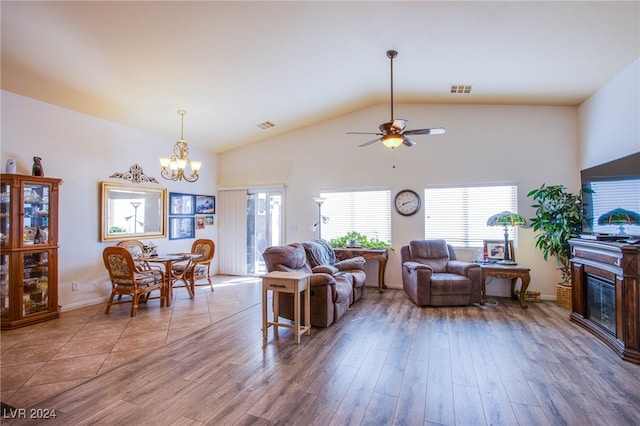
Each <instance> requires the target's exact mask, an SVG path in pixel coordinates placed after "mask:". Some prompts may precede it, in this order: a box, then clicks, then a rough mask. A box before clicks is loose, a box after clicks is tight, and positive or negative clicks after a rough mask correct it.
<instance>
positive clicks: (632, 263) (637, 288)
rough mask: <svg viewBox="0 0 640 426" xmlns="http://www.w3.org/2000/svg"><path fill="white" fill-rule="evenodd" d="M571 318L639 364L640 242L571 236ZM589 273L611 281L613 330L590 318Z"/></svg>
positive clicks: (618, 352)
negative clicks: (572, 237)
mask: <svg viewBox="0 0 640 426" xmlns="http://www.w3.org/2000/svg"><path fill="white" fill-rule="evenodd" d="M569 244H570V245H571V252H572V258H571V272H572V285H573V289H572V290H573V292H572V302H573V303H572V304H573V307H572V312H571V316H570V319H571V321H573V322H575V323H577V324H579V325H581V326H582V327H584V328H586V329H587V330H589V331H590V332H591V333H593V334H594V335H595V336H596V337H598V338H599V339H600V340H602V341H603V342H604V343H605V344H607V345H608V346H609V347H610V348H611V349H613V350H614V351H615V352H616V353H617V354H618V355H620V357H621V358H622V359H624V360H627V361H630V362H632V363H634V364H640V246H638V245H637V244H636V245H631V244H626V243H621V242H608V241H596V240H586V239H572V240H570V241H569ZM589 276H593V277H597V278H598V279H600V280H604V281H607V282H610V283H612V284H613V285H614V287H615V289H614V291H615V293H614V294H615V296H614V305H615V333H614V332H613V330H607V327H603V326H602V325H601V324H599V323H598V321H597V319H596V318H595V315H594V318H590V315H589V310H588V306H589V305H588V303H589V302H588V297H587V280H588V277H589Z"/></svg>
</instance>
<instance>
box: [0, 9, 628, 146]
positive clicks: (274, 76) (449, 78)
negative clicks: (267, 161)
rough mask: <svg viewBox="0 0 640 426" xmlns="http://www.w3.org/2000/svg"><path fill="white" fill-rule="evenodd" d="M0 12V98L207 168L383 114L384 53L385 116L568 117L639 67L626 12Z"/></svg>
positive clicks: (280, 10) (463, 10)
mask: <svg viewBox="0 0 640 426" xmlns="http://www.w3.org/2000/svg"><path fill="white" fill-rule="evenodd" d="M0 7H1V10H0V12H1V19H2V34H1V35H2V89H4V90H7V91H11V92H15V93H18V94H21V95H24V96H27V97H30V98H34V99H38V100H41V101H44V102H47V103H51V104H55V105H59V106H61V107H64V108H68V109H71V110H75V111H78V112H81V113H85V114H88V115H92V116H95V117H99V118H103V119H106V120H109V121H113V122H117V123H122V124H125V125H128V126H131V127H135V128H138V129H141V130H143V131H146V132H149V133H153V134H157V135H160V136H162V137H167V138H170V139H177V138H178V136H179V131H180V117H179V116H178V115H177V114H176V110H178V109H185V110H187V111H188V113H187V115H186V116H185V135H184V136H185V139H186V140H187V141H188V142H189V143H190V144H195V145H198V146H200V147H203V148H205V149H208V150H211V151H213V152H224V151H225V150H229V149H232V148H234V147H237V146H241V145H245V144H249V143H252V142H255V141H259V140H261V139H264V138H267V137H272V136H275V135H277V134H280V133H282V132H286V131H290V130H292V129H296V128H299V127H302V126H307V125H311V124H314V123H317V122H320V121H323V120H326V119H329V118H332V117H336V116H339V115H343V114H345V113H349V112H352V111H355V110H359V109H362V108H365V107H368V106H372V105H377V104H384V103H388V102H389V59H388V58H387V57H386V54H385V52H386V51H387V50H389V49H395V50H397V51H398V52H399V54H398V57H397V58H396V59H395V61H394V81H395V82H394V89H395V93H394V97H395V102H396V103H473V104H530V105H579V104H580V103H581V102H583V101H584V100H585V99H587V98H588V97H589V96H591V95H592V94H593V93H594V92H595V91H597V90H598V89H599V88H601V87H602V86H603V85H604V84H606V83H607V82H608V81H609V80H611V79H612V78H613V77H615V76H616V75H617V74H618V73H619V72H621V71H622V70H623V69H624V68H626V67H627V66H628V65H630V64H631V63H632V62H633V61H634V60H635V59H637V58H638V57H640V19H639V17H640V3H639V2H637V1H631V2H629V1H622V2H612V1H601V2H598V1H585V2H580V1H568V2H551V1H549V2H519V1H514V2H511V1H508V2H499V1H491V2H478V1H472V2H463V1H446V2H435V1H411V2H401V1H387V2H385V1H372V2H366V1H350V2H338V1H336V2H334V1H326V2H323V1H318V2H312V1H298V2H291V1H284V2H263V1H257V2H251V1H234V2H219V1H171V2H164V1H141V2H115V1H104V2H93V1H91V2H90V1H87V2H82V1H70V2H58V1H45V2H37V1H36V2H30V1H29V2H24V1H15V2H14V1H4V0H3V1H2V3H1V6H0ZM452 85H470V86H472V88H471V92H470V93H468V94H453V93H451V86H452ZM265 122H270V123H273V124H274V125H275V126H274V127H271V128H268V129H261V128H260V127H259V124H261V123H265ZM377 124H378V123H372V127H373V126H377ZM424 124H425V125H429V124H437V123H429V122H428V120H426V122H425V123H424ZM353 130H360V129H353ZM363 130H365V131H367V130H368V129H363ZM356 142H357V141H355V140H354V143H356Z"/></svg>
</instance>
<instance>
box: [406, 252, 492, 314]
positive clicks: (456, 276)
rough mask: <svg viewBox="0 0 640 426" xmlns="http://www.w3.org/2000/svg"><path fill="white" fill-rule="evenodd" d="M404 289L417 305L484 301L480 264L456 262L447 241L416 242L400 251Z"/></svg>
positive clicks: (448, 304)
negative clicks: (482, 299)
mask: <svg viewBox="0 0 640 426" xmlns="http://www.w3.org/2000/svg"><path fill="white" fill-rule="evenodd" d="M400 259H401V262H402V286H403V288H404V291H405V293H407V296H409V299H411V301H412V302H413V303H415V304H416V305H418V306H452V305H469V304H471V303H476V302H480V301H481V297H482V295H481V280H482V269H481V268H480V265H478V264H475V263H470V262H462V261H459V260H457V258H456V252H455V250H454V248H453V247H452V246H451V245H449V244H447V242H446V241H445V240H414V241H411V242H409V245H407V246H403V247H402V248H401V249H400Z"/></svg>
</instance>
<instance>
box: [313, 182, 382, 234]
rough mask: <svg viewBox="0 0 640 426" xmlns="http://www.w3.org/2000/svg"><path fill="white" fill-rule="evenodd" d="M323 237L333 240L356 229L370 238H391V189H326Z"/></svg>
mask: <svg viewBox="0 0 640 426" xmlns="http://www.w3.org/2000/svg"><path fill="white" fill-rule="evenodd" d="M320 196H321V197H322V198H324V199H325V201H324V203H323V204H322V216H325V217H326V218H328V221H327V222H326V223H324V222H323V223H322V228H321V231H322V236H321V237H322V238H323V239H325V240H327V241H328V240H331V239H334V238H338V237H342V236H344V235H345V234H347V233H348V232H351V231H355V232H359V233H360V234H363V235H366V236H367V238H369V239H373V238H377V239H378V240H380V241H391V201H390V200H391V191H389V190H364V191H345V192H322V193H321V194H320Z"/></svg>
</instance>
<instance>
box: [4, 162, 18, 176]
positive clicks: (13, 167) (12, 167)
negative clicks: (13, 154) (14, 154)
mask: <svg viewBox="0 0 640 426" xmlns="http://www.w3.org/2000/svg"><path fill="white" fill-rule="evenodd" d="M5 171H6V173H11V174H15V173H16V160H14V159H13V158H9V159H8V160H7V167H6V170H5Z"/></svg>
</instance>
